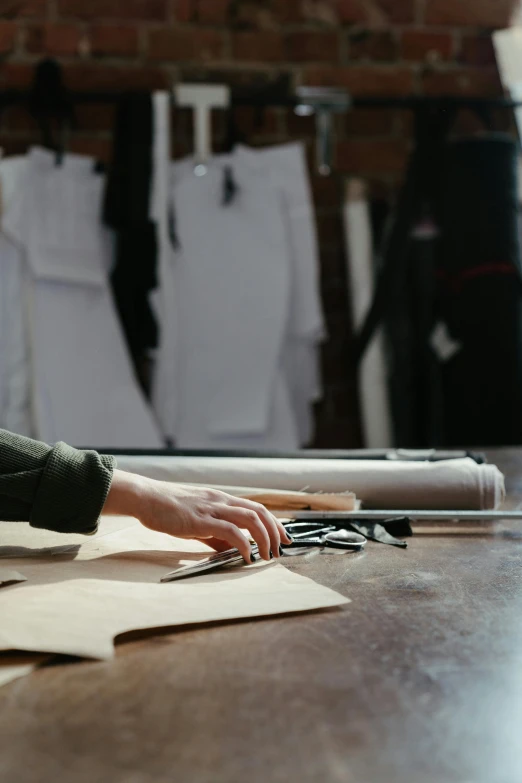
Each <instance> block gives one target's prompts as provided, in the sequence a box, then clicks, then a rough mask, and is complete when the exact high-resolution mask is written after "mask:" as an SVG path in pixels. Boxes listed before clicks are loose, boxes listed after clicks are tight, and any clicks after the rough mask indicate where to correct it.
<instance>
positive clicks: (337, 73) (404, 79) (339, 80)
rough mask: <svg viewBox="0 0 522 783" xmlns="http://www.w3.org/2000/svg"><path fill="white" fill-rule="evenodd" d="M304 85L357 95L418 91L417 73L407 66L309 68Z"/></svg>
mask: <svg viewBox="0 0 522 783" xmlns="http://www.w3.org/2000/svg"><path fill="white" fill-rule="evenodd" d="M303 84H307V85H311V86H323V87H328V86H331V87H345V88H346V89H347V90H348V91H349V92H351V93H352V94H353V95H408V94H410V93H411V92H413V89H414V74H413V71H412V70H411V69H410V68H406V67H404V66H396V67H390V68H387V67H385V66H373V67H372V66H371V65H354V66H351V67H349V68H307V69H306V70H305V73H304V76H303Z"/></svg>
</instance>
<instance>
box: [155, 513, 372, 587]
mask: <svg viewBox="0 0 522 783" xmlns="http://www.w3.org/2000/svg"><path fill="white" fill-rule="evenodd" d="M303 527H304V528H306V531H301V532H297V533H295V535H292V537H293V542H292V543H291V544H287V545H285V544H283V545H282V549H283V551H284V550H285V549H292V548H294V549H297V548H304V547H320V548H331V549H345V550H347V551H351V552H360V550H361V549H362V548H363V547H364V546H365V545H366V539H365V538H364V536H361V535H360V534H359V533H352V532H351V531H350V530H336V529H335V527H331V526H329V527H325V528H321V529H319V530H317V529H315V528H313V532H310V525H309V524H307V523H306V522H305V523H303ZM252 554H253V555H254V556H256V555H259V549H258V547H257V545H255V544H254V545H253V546H252ZM241 562H244V561H243V556H242V555H240V554H239V552H238V550H237V549H227V551H226V552H217V553H216V554H215V555H210V557H207V558H205V559H204V560H200V561H199V562H198V563H190V564H189V565H186V566H181V567H180V568H176V569H175V570H174V571H171V572H170V573H168V574H165V576H163V577H162V578H161V579H160V582H174V581H175V580H176V579H184V578H185V577H187V576H196V575H197V574H202V573H205V572H208V571H215V570H216V569H218V568H223V567H224V566H229V565H235V564H236V563H241Z"/></svg>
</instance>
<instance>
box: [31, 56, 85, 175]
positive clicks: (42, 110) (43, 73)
mask: <svg viewBox="0 0 522 783" xmlns="http://www.w3.org/2000/svg"><path fill="white" fill-rule="evenodd" d="M29 110H30V111H31V113H32V115H33V117H34V118H35V120H36V122H37V123H38V125H39V128H40V132H41V134H42V143H43V145H44V146H45V147H48V148H49V149H52V150H54V151H55V152H56V162H57V164H60V163H61V162H62V160H63V155H64V152H65V148H66V146H67V138H68V135H69V132H70V130H71V128H72V127H74V124H75V117H74V107H73V102H72V99H71V97H70V95H69V92H68V90H67V88H66V86H65V84H64V81H63V72H62V68H61V66H60V65H59V64H58V63H57V62H56V61H55V60H51V59H46V60H42V62H41V63H39V64H38V65H37V66H36V68H35V74H34V80H33V84H32V87H31V90H30V95H29ZM56 126H57V137H56V138H55V133H54V132H53V129H56Z"/></svg>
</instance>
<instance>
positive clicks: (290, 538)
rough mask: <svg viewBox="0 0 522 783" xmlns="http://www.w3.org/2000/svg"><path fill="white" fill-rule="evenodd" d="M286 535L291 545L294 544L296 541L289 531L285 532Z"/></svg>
mask: <svg viewBox="0 0 522 783" xmlns="http://www.w3.org/2000/svg"><path fill="white" fill-rule="evenodd" d="M285 533H286V537H287V538H288V539H289V541H290V543H291V544H293V543H294V539H293V538H292V536H291V535H290V533H289V532H288V531H286V530H285Z"/></svg>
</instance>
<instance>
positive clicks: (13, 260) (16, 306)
mask: <svg viewBox="0 0 522 783" xmlns="http://www.w3.org/2000/svg"><path fill="white" fill-rule="evenodd" d="M26 284H27V271H26V269H25V266H24V259H23V257H22V254H21V252H20V251H19V250H18V248H16V247H15V246H14V245H13V244H12V243H11V242H9V241H8V239H7V238H6V237H5V236H3V235H0V428H2V429H6V430H10V431H11V432H16V433H18V434H19V435H25V436H27V437H30V436H31V435H32V434H33V427H32V415H31V360H30V346H29V335H28V317H29V313H28V303H27V285H26Z"/></svg>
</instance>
